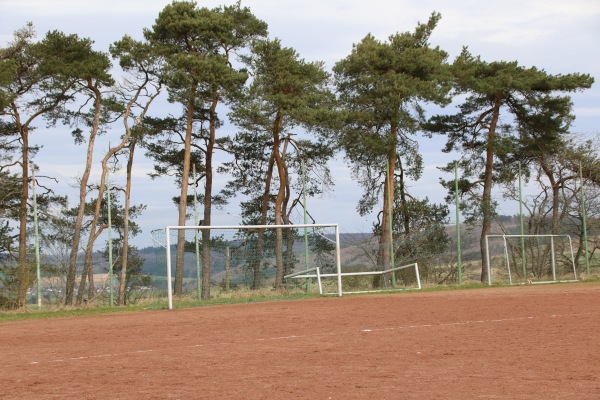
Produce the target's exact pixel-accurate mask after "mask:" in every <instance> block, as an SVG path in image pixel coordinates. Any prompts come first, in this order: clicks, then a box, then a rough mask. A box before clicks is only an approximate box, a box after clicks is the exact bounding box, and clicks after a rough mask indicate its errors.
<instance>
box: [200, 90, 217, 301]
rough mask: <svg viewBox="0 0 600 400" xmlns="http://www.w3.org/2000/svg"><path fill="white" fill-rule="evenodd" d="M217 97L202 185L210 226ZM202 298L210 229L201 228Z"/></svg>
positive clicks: (207, 279)
mask: <svg viewBox="0 0 600 400" xmlns="http://www.w3.org/2000/svg"><path fill="white" fill-rule="evenodd" d="M218 103H219V98H218V96H217V95H216V94H215V95H213V99H212V103H211V105H210V121H209V130H208V131H209V138H208V143H207V144H206V163H205V164H206V171H205V174H206V179H205V186H204V219H203V221H202V225H203V226H210V224H211V214H212V187H213V166H212V161H213V152H214V148H215V138H216V128H217V126H216V121H217V105H218ZM202 298H203V299H210V231H209V230H207V229H203V230H202Z"/></svg>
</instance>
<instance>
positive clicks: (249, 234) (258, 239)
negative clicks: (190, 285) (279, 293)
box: [164, 224, 342, 309]
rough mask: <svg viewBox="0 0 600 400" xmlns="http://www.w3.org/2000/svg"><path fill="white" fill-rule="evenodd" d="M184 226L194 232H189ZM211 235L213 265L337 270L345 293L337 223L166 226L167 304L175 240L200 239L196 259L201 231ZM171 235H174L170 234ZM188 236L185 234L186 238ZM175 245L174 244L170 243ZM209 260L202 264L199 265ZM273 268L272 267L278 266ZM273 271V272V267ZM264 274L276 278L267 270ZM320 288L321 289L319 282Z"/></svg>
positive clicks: (244, 268)
mask: <svg viewBox="0 0 600 400" xmlns="http://www.w3.org/2000/svg"><path fill="white" fill-rule="evenodd" d="M186 232H187V233H189V234H190V235H186ZM202 233H204V236H206V233H208V238H209V240H208V241H206V243H208V245H207V247H206V248H205V249H202V250H204V252H205V254H206V253H208V258H209V259H210V264H211V266H209V268H210V270H211V271H214V269H215V267H219V268H220V267H224V268H227V271H229V265H230V264H233V265H232V267H231V268H235V269H236V270H237V271H245V272H246V273H248V271H265V268H266V266H269V267H275V268H277V270H278V271H279V270H282V271H298V270H304V271H305V272H306V271H307V270H308V271H312V270H314V269H315V268H318V269H320V270H321V271H323V269H326V270H328V271H330V272H333V271H335V273H334V275H336V276H337V294H338V296H342V282H341V261H340V234H339V226H338V225H337V224H298V225H236V226H168V227H166V228H165V243H164V246H165V249H166V264H167V265H166V267H167V297H168V307H169V309H172V308H173V285H172V271H173V265H172V259H171V257H172V252H174V249H175V247H174V245H175V244H176V243H177V241H179V240H183V241H184V242H183V243H184V245H187V248H190V247H194V246H190V245H191V244H192V243H193V241H195V243H196V245H195V247H196V257H195V259H196V262H197V263H198V264H200V263H201V259H202V258H203V257H200V256H199V255H198V252H199V251H200V250H199V248H200V249H201V248H202V245H201V244H199V239H198V238H199V236H202ZM172 236H173V237H172ZM186 237H187V238H186ZM172 247H173V248H172ZM201 267H202V268H206V267H207V266H204V265H203V266H200V265H198V270H199V269H200V268H201ZM180 268H181V266H180ZM275 268H268V269H267V270H268V271H274V270H275ZM271 273H272V272H271ZM266 279H273V276H269V277H267V278H266ZM318 281H319V289H320V291H321V282H320V278H318Z"/></svg>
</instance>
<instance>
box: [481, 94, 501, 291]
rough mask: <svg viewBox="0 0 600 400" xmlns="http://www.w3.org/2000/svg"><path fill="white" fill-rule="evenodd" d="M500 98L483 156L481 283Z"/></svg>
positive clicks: (485, 275) (489, 224)
mask: <svg viewBox="0 0 600 400" xmlns="http://www.w3.org/2000/svg"><path fill="white" fill-rule="evenodd" d="M500 104H501V99H500V96H496V100H495V103H494V111H493V114H492V121H491V122H490V128H489V131H488V137H487V147H486V155H485V171H484V174H483V196H482V204H481V209H482V213H483V221H482V225H481V236H480V238H479V247H480V251H481V282H486V281H487V280H488V271H487V265H486V261H485V260H486V259H487V254H486V250H485V249H486V245H485V242H486V236H487V235H489V234H490V231H491V229H492V183H493V182H492V173H493V166H494V147H495V144H496V125H497V124H498V117H499V116H500Z"/></svg>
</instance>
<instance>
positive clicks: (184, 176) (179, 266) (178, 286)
mask: <svg viewBox="0 0 600 400" xmlns="http://www.w3.org/2000/svg"><path fill="white" fill-rule="evenodd" d="M193 87H196V84H195V83H194V85H193ZM186 120H187V126H186V129H185V140H184V146H183V166H182V171H181V192H180V197H179V218H178V219H177V225H179V226H184V225H185V222H186V218H185V216H186V208H187V195H188V181H189V178H190V151H191V144H192V129H193V122H194V99H193V98H192V99H190V100H189V102H188V105H187V116H186ZM184 252H185V231H184V230H182V229H179V230H178V231H177V254H176V256H175V290H174V295H175V296H181V295H182V294H183V266H184V255H185V253H184Z"/></svg>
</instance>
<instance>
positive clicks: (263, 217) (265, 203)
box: [252, 152, 275, 289]
mask: <svg viewBox="0 0 600 400" xmlns="http://www.w3.org/2000/svg"><path fill="white" fill-rule="evenodd" d="M274 166H275V152H272V153H271V157H270V158H269V164H268V167H267V176H266V177H265V190H264V192H263V195H262V201H261V210H260V225H266V224H267V216H268V213H269V198H270V194H271V182H272V180H273V168H274ZM264 237H265V230H264V229H259V230H258V237H257V240H256V257H255V258H254V260H253V261H252V272H253V279H252V289H258V288H260V266H261V264H262V249H263V245H264Z"/></svg>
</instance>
